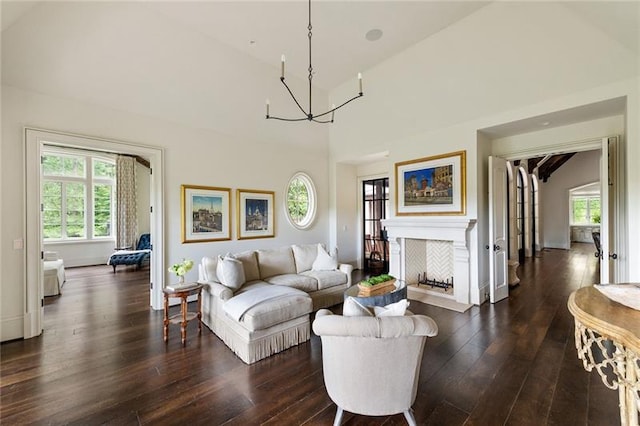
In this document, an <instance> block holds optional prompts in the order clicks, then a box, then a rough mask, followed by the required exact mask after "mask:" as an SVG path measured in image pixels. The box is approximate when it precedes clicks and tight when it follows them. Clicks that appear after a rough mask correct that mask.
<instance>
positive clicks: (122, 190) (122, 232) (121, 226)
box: [116, 155, 138, 248]
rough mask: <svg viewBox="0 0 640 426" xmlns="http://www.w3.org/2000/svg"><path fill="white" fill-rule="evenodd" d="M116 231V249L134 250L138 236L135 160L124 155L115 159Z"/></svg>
mask: <svg viewBox="0 0 640 426" xmlns="http://www.w3.org/2000/svg"><path fill="white" fill-rule="evenodd" d="M116 193H117V209H118V212H117V214H116V220H117V231H116V247H128V246H131V247H132V248H135V245H136V237H137V236H138V211H137V207H136V160H135V159H134V158H133V157H128V156H126V155H118V158H117V159H116Z"/></svg>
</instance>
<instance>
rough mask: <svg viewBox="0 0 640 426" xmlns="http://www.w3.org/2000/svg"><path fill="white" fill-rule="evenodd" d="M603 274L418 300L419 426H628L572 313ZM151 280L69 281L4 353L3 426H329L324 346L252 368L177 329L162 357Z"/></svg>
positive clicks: (92, 276) (536, 268) (584, 256)
mask: <svg viewBox="0 0 640 426" xmlns="http://www.w3.org/2000/svg"><path fill="white" fill-rule="evenodd" d="M597 273H598V270H597V263H596V261H595V258H594V257H593V248H592V245H590V244H582V245H580V244H578V245H576V247H575V249H574V250H571V251H568V250H544V251H543V252H540V253H537V256H536V257H533V258H530V259H527V261H526V262H525V263H524V264H523V265H521V266H520V267H519V268H518V274H519V276H520V278H521V283H520V285H519V286H517V287H515V288H512V289H510V297H509V298H508V299H507V300H504V301H501V302H499V303H496V304H489V303H485V304H484V305H482V306H474V307H472V308H471V309H469V310H468V311H467V312H465V313H463V314H460V313H457V312H453V311H448V310H446V309H443V308H438V307H435V306H429V305H424V304H422V303H419V302H415V301H411V306H410V309H411V310H412V311H413V312H415V313H418V314H425V315H429V316H431V317H432V318H434V319H435V320H436V322H437V323H438V326H439V330H440V332H439V335H438V336H437V337H434V338H432V339H429V340H428V341H427V345H426V347H425V353H424V357H423V363H422V366H421V374H420V381H419V384H418V395H417V398H416V402H415V404H414V411H415V416H416V420H417V422H418V424H420V425H427V424H428V425H463V424H467V425H471V424H483V425H492V424H509V425H529V424H531V425H543V424H549V425H555V424H558V425H560V424H562V425H566V424H579V425H587V424H594V425H600V424H616V423H618V422H619V414H618V407H617V393H616V392H615V391H611V390H609V389H607V388H606V387H605V386H604V385H603V384H602V382H601V381H600V378H599V376H597V374H596V373H587V372H586V371H584V369H583V368H582V364H581V363H580V361H579V360H578V359H577V356H576V350H575V346H574V342H573V338H574V337H573V318H572V316H571V314H570V313H569V312H568V310H567V308H566V302H567V297H568V296H569V294H570V293H571V292H572V291H573V290H575V289H577V288H580V287H583V286H585V285H590V284H592V283H593V282H594V281H596V280H597ZM148 274H149V269H148V268H143V269H142V270H137V269H136V268H133V267H130V268H118V271H117V273H116V274H114V273H113V272H112V269H111V268H110V267H108V266H99V267H86V268H68V270H67V279H68V281H67V283H66V284H65V285H64V287H63V289H62V290H63V294H62V295H61V296H55V297H47V298H46V300H45V317H44V333H43V334H42V336H39V337H37V338H34V339H29V340H18V341H13V342H5V343H3V344H2V345H1V346H0V423H2V424H34V423H35V424H70V425H90V424H119V425H140V424H194V425H197V424H207V425H217V424H225V425H254V424H255V425H259V424H269V425H303V424H304V425H330V424H332V423H333V418H334V416H335V412H336V406H335V404H334V403H333V402H332V401H331V400H330V398H329V396H328V395H327V393H326V389H325V388H324V380H323V375H322V346H321V342H320V339H319V338H318V337H316V336H312V338H311V340H310V341H309V342H307V343H304V344H302V345H299V346H297V347H294V348H291V349H289V350H286V351H284V352H282V353H280V354H277V355H274V356H272V357H269V358H267V359H265V360H263V361H260V362H258V363H256V364H253V365H250V366H248V365H246V364H244V363H243V362H242V361H241V360H239V359H238V358H237V357H236V356H235V355H234V354H233V353H232V352H231V351H230V350H229V349H228V348H227V347H226V346H225V345H224V344H223V343H222V342H221V341H220V339H218V338H217V337H216V336H215V335H214V334H213V333H211V332H210V331H209V330H208V329H207V328H206V327H205V328H204V330H203V332H202V335H198V333H197V327H196V324H195V323H194V322H192V323H190V324H189V327H188V336H187V344H186V346H184V347H183V346H182V344H181V342H180V336H179V334H180V333H179V329H178V328H176V327H172V328H171V329H170V335H169V342H168V343H166V344H165V343H164V342H163V339H162V312H161V311H158V312H156V311H152V310H151V309H150V308H149V306H148V305H149V296H148ZM335 310H336V312H339V311H340V308H339V307H336V308H335ZM175 311H177V308H172V313H173V312H175ZM343 420H344V421H343V424H345V425H350V426H354V425H375V424H380V425H386V426H389V425H404V424H406V422H405V420H404V417H403V416H402V415H401V414H399V415H394V416H382V417H367V416H361V415H356V414H353V413H348V412H345V414H344V418H343Z"/></svg>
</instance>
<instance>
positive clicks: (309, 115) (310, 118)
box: [267, 0, 363, 123]
mask: <svg viewBox="0 0 640 426" xmlns="http://www.w3.org/2000/svg"><path fill="white" fill-rule="evenodd" d="M307 29H308V30H309V33H308V37H309V110H308V111H305V109H304V108H303V107H302V105H300V102H298V100H297V99H296V97H295V95H294V94H293V92H292V91H291V89H290V88H289V86H287V83H286V82H285V81H284V60H285V58H284V55H282V65H281V70H282V74H281V75H280V81H281V82H282V84H284V87H286V88H287V91H288V92H289V94H290V95H291V97H292V98H293V101H294V102H295V103H296V105H298V108H300V111H302V114H304V117H300V118H284V117H275V116H272V115H269V99H267V120H269V119H272V120H282V121H305V120H307V121H313V122H316V123H333V116H334V114H335V112H336V110H337V109H340V108H342V107H343V106H345V105H346V104H348V103H349V102H351V101H353V100H355V99H358V98H361V97H362V95H363V93H362V74H361V73H358V87H359V92H358V94H357V95H356V96H354V97H353V98H351V99H349V100H347V101H345V102H343V103H342V104H340V105H338V106H335V105H331V109H330V110H328V111H327V112H323V113H322V114H316V115H314V114H313V112H312V111H311V80H312V79H313V66H312V65H311V36H312V33H311V29H312V26H311V0H309V25H308V26H307ZM329 114H331V119H328V118H325V119H323V120H318V119H319V118H321V117H326V116H327V115H329Z"/></svg>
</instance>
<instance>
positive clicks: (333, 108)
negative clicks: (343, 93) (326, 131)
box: [331, 104, 336, 123]
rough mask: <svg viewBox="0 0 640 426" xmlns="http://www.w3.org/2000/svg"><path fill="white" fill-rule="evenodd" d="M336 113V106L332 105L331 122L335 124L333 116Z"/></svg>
mask: <svg viewBox="0 0 640 426" xmlns="http://www.w3.org/2000/svg"><path fill="white" fill-rule="evenodd" d="M335 113H336V104H331V122H332V123H333V116H334V114H335Z"/></svg>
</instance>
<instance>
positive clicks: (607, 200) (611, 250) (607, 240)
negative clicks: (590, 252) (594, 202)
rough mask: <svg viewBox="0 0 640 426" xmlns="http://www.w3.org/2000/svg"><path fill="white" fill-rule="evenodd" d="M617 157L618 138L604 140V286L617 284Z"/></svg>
mask: <svg viewBox="0 0 640 426" xmlns="http://www.w3.org/2000/svg"><path fill="white" fill-rule="evenodd" d="M617 156H618V138H617V137H615V136H613V137H607V138H603V139H602V156H601V158H600V245H601V250H600V283H603V284H604V283H612V282H616V273H615V271H616V268H615V266H616V265H615V263H614V262H617V259H618V251H617V250H616V244H615V243H616V237H615V236H616V217H617V213H618V211H617V203H616V200H617V197H616V195H617V189H618V188H617V186H618V179H617V167H618V164H617Z"/></svg>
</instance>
